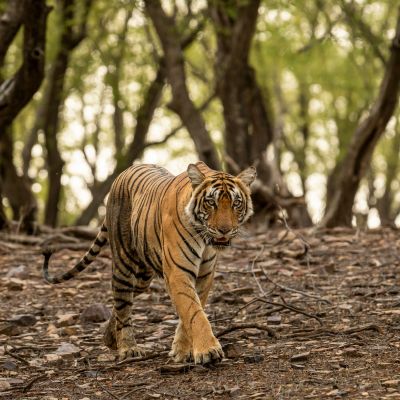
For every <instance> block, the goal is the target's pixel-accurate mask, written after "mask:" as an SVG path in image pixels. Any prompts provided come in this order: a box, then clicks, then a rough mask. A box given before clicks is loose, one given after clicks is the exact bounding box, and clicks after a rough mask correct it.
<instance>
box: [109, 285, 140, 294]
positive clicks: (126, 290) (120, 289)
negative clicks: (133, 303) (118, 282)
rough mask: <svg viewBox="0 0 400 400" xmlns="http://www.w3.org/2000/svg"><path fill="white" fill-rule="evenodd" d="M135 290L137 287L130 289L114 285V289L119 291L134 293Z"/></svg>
mask: <svg viewBox="0 0 400 400" xmlns="http://www.w3.org/2000/svg"><path fill="white" fill-rule="evenodd" d="M134 290H135V289H134V288H133V287H132V288H130V289H124V288H119V287H116V286H114V287H113V291H114V292H117V293H133V291H134Z"/></svg>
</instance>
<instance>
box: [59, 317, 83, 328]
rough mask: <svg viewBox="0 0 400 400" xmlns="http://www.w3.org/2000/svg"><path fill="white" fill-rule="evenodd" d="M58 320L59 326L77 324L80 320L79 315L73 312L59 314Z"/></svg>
mask: <svg viewBox="0 0 400 400" xmlns="http://www.w3.org/2000/svg"><path fill="white" fill-rule="evenodd" d="M57 317H58V320H57V322H56V326H57V327H58V328H62V327H65V326H71V325H75V324H76V321H77V320H78V315H77V314H73V313H67V314H61V315H58V316H57Z"/></svg>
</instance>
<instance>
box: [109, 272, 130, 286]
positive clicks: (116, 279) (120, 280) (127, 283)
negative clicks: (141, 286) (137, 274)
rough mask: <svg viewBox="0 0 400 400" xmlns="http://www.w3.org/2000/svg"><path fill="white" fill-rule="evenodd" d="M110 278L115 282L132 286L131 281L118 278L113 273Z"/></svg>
mask: <svg viewBox="0 0 400 400" xmlns="http://www.w3.org/2000/svg"><path fill="white" fill-rule="evenodd" d="M112 279H114V281H115V282H118V283H119V284H121V285H124V286H127V287H130V288H133V284H132V283H131V282H128V281H124V280H123V279H121V278H119V277H118V276H116V275H115V274H113V276H112Z"/></svg>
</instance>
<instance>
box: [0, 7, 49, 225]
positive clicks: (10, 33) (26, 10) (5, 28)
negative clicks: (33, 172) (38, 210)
mask: <svg viewBox="0 0 400 400" xmlns="http://www.w3.org/2000/svg"><path fill="white" fill-rule="evenodd" d="M49 10H50V8H48V7H47V6H46V2H45V1H44V0H20V1H19V0H10V1H9V2H8V3H7V7H6V10H5V12H4V13H3V14H2V15H1V16H0V38H1V40H0V67H1V66H2V65H3V63H4V58H5V56H6V53H7V50H8V48H9V46H10V45H11V43H12V41H13V39H14V37H15V35H16V34H17V32H18V30H19V28H20V26H21V25H24V38H23V49H22V58H23V62H22V65H21V67H20V68H19V69H18V71H17V72H16V73H15V75H14V76H12V77H11V78H9V79H7V80H6V81H4V82H2V80H1V79H0V146H4V141H7V140H9V139H8V138H7V137H6V136H7V134H8V133H7V130H8V127H9V126H10V124H11V123H12V121H13V120H14V118H15V117H16V116H17V115H18V113H19V112H20V111H21V110H22V109H23V108H24V107H25V105H26V104H27V103H28V102H29V100H30V99H31V98H32V96H33V95H34V94H35V93H36V91H37V90H38V89H39V87H40V84H41V82H42V80H43V76H44V62H45V59H44V56H45V42H46V41H45V35H46V21H47V14H48V12H49ZM0 151H1V152H2V153H3V154H2V156H1V157H0V229H2V228H4V227H5V226H7V219H6V214H5V212H4V209H3V204H2V193H3V191H4V186H5V185H6V179H7V180H9V177H8V176H6V174H8V173H9V172H10V171H11V172H10V173H12V172H15V167H14V166H13V165H12V166H11V165H10V164H9V161H10V160H11V162H12V157H11V159H10V158H9V157H8V158H7V157H5V153H9V154H12V151H11V153H10V149H9V148H7V147H6V148H3V149H1V150H0ZM4 152H5V153H4ZM18 182H19V181H18ZM19 183H20V182H19ZM17 185H18V183H17ZM22 186H24V185H22ZM25 189H26V190H27V191H28V192H29V193H28V194H27V195H26V199H25V200H27V201H28V202H29V199H30V198H31V197H33V195H32V193H31V191H30V188H29V186H26V187H25V186H24V189H23V192H22V193H25ZM28 214H29V217H28V216H27V220H26V226H27V227H28V229H29V226H30V224H31V221H30V218H31V217H32V216H33V214H30V213H29V212H28ZM23 224H25V222H24V221H23Z"/></svg>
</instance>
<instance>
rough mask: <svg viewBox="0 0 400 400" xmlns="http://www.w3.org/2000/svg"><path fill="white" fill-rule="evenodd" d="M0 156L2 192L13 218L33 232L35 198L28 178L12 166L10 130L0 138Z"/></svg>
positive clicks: (24, 228)
mask: <svg viewBox="0 0 400 400" xmlns="http://www.w3.org/2000/svg"><path fill="white" fill-rule="evenodd" d="M0 158H1V159H2V160H3V161H2V163H3V168H4V181H3V193H4V195H5V197H7V199H8V201H9V203H10V206H11V209H12V212H13V219H14V220H16V221H19V222H20V229H21V230H23V231H25V232H27V233H28V234H33V233H34V232H35V221H36V213H37V203H36V198H35V196H34V195H33V193H32V190H31V184H30V182H29V181H28V179H27V178H26V177H25V176H20V175H19V174H18V173H17V170H16V168H15V166H14V162H13V142H12V138H11V132H7V134H6V135H3V137H2V138H1V139H0Z"/></svg>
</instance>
